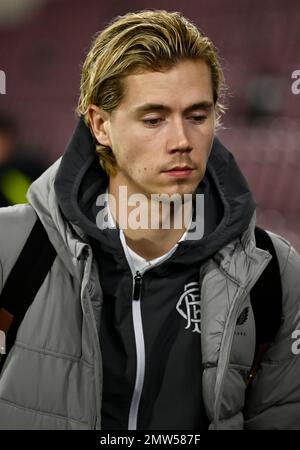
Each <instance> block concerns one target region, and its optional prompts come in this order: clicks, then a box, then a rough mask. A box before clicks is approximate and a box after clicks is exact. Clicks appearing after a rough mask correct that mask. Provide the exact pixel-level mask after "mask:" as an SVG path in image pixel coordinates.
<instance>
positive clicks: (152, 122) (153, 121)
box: [143, 118, 162, 125]
mask: <svg viewBox="0 0 300 450" xmlns="http://www.w3.org/2000/svg"><path fill="white" fill-rule="evenodd" d="M161 120H162V119H160V118H155V119H154V118H153V119H144V120H143V122H144V123H145V124H146V125H158V123H159V122H160V121H161Z"/></svg>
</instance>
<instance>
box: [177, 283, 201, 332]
mask: <svg viewBox="0 0 300 450" xmlns="http://www.w3.org/2000/svg"><path fill="white" fill-rule="evenodd" d="M176 309H177V311H178V312H179V314H180V315H181V316H182V317H183V318H184V319H186V321H187V325H186V327H185V329H187V328H190V326H192V325H193V326H194V328H193V330H192V331H193V333H195V332H196V333H199V334H201V330H200V323H201V309H200V290H199V284H198V283H197V282H196V281H193V282H192V283H188V284H186V285H185V286H184V292H183V294H182V295H181V296H180V298H179V300H178V302H177V304H176Z"/></svg>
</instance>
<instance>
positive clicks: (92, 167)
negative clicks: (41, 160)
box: [28, 118, 255, 264]
mask: <svg viewBox="0 0 300 450" xmlns="http://www.w3.org/2000/svg"><path fill="white" fill-rule="evenodd" d="M50 169H51V168H50ZM50 169H48V171H46V172H45V173H44V174H43V175H42V176H41V177H40V178H39V179H38V180H37V181H36V182H34V183H33V184H32V186H31V188H30V190H29V196H28V198H29V200H30V203H33V206H34V207H35V209H36V208H39V202H37V197H40V196H41V195H42V194H39V193H38V192H40V193H41V192H44V191H45V188H44V186H45V182H46V184H47V180H46V179H45V178H49V171H50V173H51V174H52V177H53V176H54V183H53V189H52V191H53V192H52V195H53V194H54V195H55V196H56V199H57V203H58V205H59V209H60V212H62V214H63V215H64V216H65V217H66V219H67V220H68V221H70V222H71V224H72V225H74V226H75V228H76V227H79V229H80V230H82V231H83V232H84V234H85V235H86V236H87V237H88V238H92V240H96V241H97V242H98V243H100V245H101V246H103V247H105V248H106V249H107V248H109V250H110V251H113V252H114V254H115V256H116V258H122V259H124V252H123V247H122V244H121V242H120V239H119V230H118V229H109V228H107V229H102V230H100V229H99V228H98V227H97V224H96V214H97V212H98V211H99V207H97V206H96V199H97V197H98V196H99V194H103V193H105V191H106V189H107V186H108V181H109V180H108V176H107V174H106V172H105V171H104V170H103V169H102V167H101V166H100V164H99V160H98V155H97V154H96V152H95V141H94V138H93V136H92V134H91V132H90V130H89V128H88V127H87V126H86V124H85V122H84V120H83V118H80V119H79V122H78V124H77V126H76V129H75V131H74V133H73V136H72V137H71V139H70V141H69V144H68V145H67V148H66V150H65V153H64V155H63V157H62V158H61V160H60V163H58V162H56V163H55V164H54V165H53V170H50ZM47 172H48V174H47ZM53 172H54V173H53ZM196 193H203V194H204V235H203V237H202V238H201V239H188V240H184V241H182V242H180V243H179V245H178V247H177V249H176V251H175V252H174V253H173V255H172V256H171V257H170V259H169V262H172V263H180V264H191V263H193V262H195V261H199V260H204V259H206V258H208V257H210V256H212V255H213V254H215V253H216V252H217V251H218V250H219V249H221V248H222V247H224V246H225V245H227V244H228V243H229V242H231V241H232V240H234V239H236V238H238V237H239V236H240V235H241V233H243V232H244V231H245V230H246V229H247V228H248V226H249V223H250V221H251V218H252V216H253V213H254V211H255V202H254V199H253V195H252V193H251V191H250V189H249V186H248V184H247V182H246V180H245V178H244V177H243V175H242V173H241V171H240V169H239V167H238V166H237V164H236V162H235V159H234V157H233V155H232V154H231V153H230V152H229V151H228V150H227V149H226V148H225V147H224V146H223V145H222V143H221V142H220V141H219V139H218V138H215V139H214V142H213V146H212V150H211V153H210V156H209V160H208V163H207V170H206V173H205V177H204V179H203V180H202V182H201V183H200V184H199V186H198V188H197V190H196ZM53 213H54V212H53ZM49 214H50V215H51V211H49Z"/></svg>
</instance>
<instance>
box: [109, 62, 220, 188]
mask: <svg viewBox="0 0 300 450" xmlns="http://www.w3.org/2000/svg"><path fill="white" fill-rule="evenodd" d="M124 86H125V96H124V99H123V100H122V102H121V103H120V104H119V106H118V107H117V108H116V109H115V110H114V112H113V114H112V115H110V116H109V119H108V121H107V124H106V131H107V139H108V143H109V146H110V147H111V148H112V151H113V153H114V155H115V157H116V160H117V163H118V173H117V175H116V177H115V178H114V179H113V183H117V185H118V186H122V185H123V186H124V185H126V186H127V190H128V194H133V193H145V194H152V193H156V194H162V193H165V194H169V195H172V194H174V193H178V194H192V193H193V192H195V190H196V188H197V186H198V184H199V182H200V181H201V180H202V178H203V176H204V173H205V170H206V163H207V159H208V156H209V153H210V150H211V146H212V141H213V136H214V130H215V108H214V104H213V91H212V82H211V75H210V71H209V68H208V66H207V65H206V64H205V63H204V62H203V61H200V60H198V61H192V60H186V61H182V62H180V63H178V64H177V65H176V66H175V67H173V68H172V69H170V70H168V71H166V72H149V71H147V72H144V73H139V74H132V75H129V76H127V77H126V78H125V82H124ZM176 166H178V167H179V168H182V167H184V166H187V167H189V168H190V170H185V171H184V170H181V171H180V170H178V171H174V170H173V171H170V170H171V169H173V168H174V167H176ZM115 186H116V184H115Z"/></svg>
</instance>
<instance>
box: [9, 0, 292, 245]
mask: <svg viewBox="0 0 300 450" xmlns="http://www.w3.org/2000/svg"><path fill="white" fill-rule="evenodd" d="M149 8H152V9H153V8H154V9H167V10H169V11H180V12H182V13H183V14H184V15H186V16H187V17H188V18H189V19H191V20H192V21H193V22H194V23H195V24H196V25H198V26H199V27H200V28H201V29H202V30H203V31H204V33H205V34H207V35H208V36H209V37H210V38H211V39H212V41H213V42H214V44H215V45H216V47H217V48H218V51H219V55H220V57H221V61H222V64H223V67H224V71H225V77H226V82H227V86H228V99H227V112H226V114H225V116H224V118H223V128H222V129H221V130H220V131H219V132H218V134H219V136H220V138H221V139H222V141H223V143H224V144H225V145H227V146H228V147H229V149H230V150H231V151H232V152H233V154H234V155H235V156H236V158H237V160H238V162H239V164H240V166H241V168H242V170H243V172H244V174H245V176H246V178H247V179H248V182H249V184H250V186H251V188H252V190H253V191H254V193H255V196H256V200H257V204H258V223H259V224H260V225H261V226H263V227H265V228H267V229H269V230H272V231H275V232H277V233H280V234H282V235H284V236H285V237H286V238H287V239H289V240H290V241H291V242H292V243H293V245H294V246H295V247H296V248H297V250H298V251H300V147H299V142H300V129H299V126H298V125H299V113H300V95H294V94H293V93H292V84H293V81H294V80H293V79H292V73H293V72H294V71H295V70H299V69H300V45H299V44H300V34H299V24H300V3H299V0H285V1H283V0H265V1H264V2H261V1H260V0H240V1H239V2H237V1H235V0H222V1H221V0H197V1H196V0H195V1H186V2H182V1H177V0H169V1H163V0H160V1H156V0H151V1H150V0H140V1H134V0H132V1H131V0H127V1H126V2H124V1H122V0H110V1H109V2H107V1H101V0H0V75H2V76H1V77H0V82H1V81H2V85H1V86H0V205H1V204H2V205H5V204H13V203H19V202H25V201H26V199H25V195H24V193H25V192H26V190H27V188H28V186H29V184H30V183H31V182H32V181H33V180H34V179H35V178H36V177H38V176H39V175H40V174H41V173H42V172H43V171H44V170H45V168H47V167H48V166H49V165H50V164H51V163H52V162H54V161H55V160H56V159H57V158H58V157H59V156H60V155H61V154H62V153H63V151H64V149H65V147H66V145H67V143H68V140H69V138H70V136H71V134H72V132H73V129H74V127H75V125H76V121H77V118H76V115H75V112H74V110H75V107H76V105H77V100H78V96H79V81H80V71H81V65H82V63H83V61H84V58H85V55H86V53H87V51H88V49H89V46H90V43H91V40H92V37H93V36H94V35H95V33H96V32H98V31H99V30H101V29H102V28H103V27H104V26H105V25H106V24H107V23H108V22H109V21H110V20H111V19H112V18H114V17H115V16H117V15H121V14H125V13H126V12H128V11H137V10H142V9H149ZM1 71H2V73H1ZM3 72H4V74H5V78H4V75H3ZM4 81H5V85H4ZM4 88H5V92H4ZM4 94H5V95H4Z"/></svg>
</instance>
